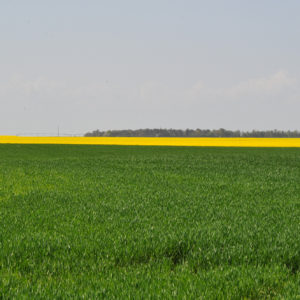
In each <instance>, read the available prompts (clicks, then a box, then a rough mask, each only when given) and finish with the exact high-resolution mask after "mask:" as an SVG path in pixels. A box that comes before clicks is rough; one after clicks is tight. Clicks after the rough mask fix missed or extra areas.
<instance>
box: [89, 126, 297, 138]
mask: <svg viewBox="0 0 300 300" xmlns="http://www.w3.org/2000/svg"><path fill="white" fill-rule="evenodd" d="M84 136H85V137H265V138H266V137H282V138H285V137H289V138H295V137H300V131H297V130H294V131H290V130H289V131H282V130H276V129H275V130H266V131H259V130H252V131H240V130H235V131H233V130H226V129H224V128H220V129H212V130H211V129H185V130H182V129H161V128H159V129H158V128H155V129H149V128H146V129H137V130H130V129H125V130H107V131H100V130H98V129H97V130H94V131H92V132H87V133H86V134H85V135H84Z"/></svg>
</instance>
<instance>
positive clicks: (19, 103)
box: [0, 0, 300, 134]
mask: <svg viewBox="0 0 300 300" xmlns="http://www.w3.org/2000/svg"><path fill="white" fill-rule="evenodd" d="M299 15H300V1H299V0H284V1H283V0H235V1H234V0H226V1H225V0H219V1H217V0H216V1H214V0H206V1H201V0H151V1H150V0H149V1H148V0H147V1H146V0H127V1H124V0H81V1H80V0H51V1H50V0H49V1H47V0H44V1H42V0H35V1H34V0H26V1H23V0H18V1H17V0H0V38H1V45H0V134H18V133H31V132H32V133H43V132H48V133H53V132H56V130H57V126H58V125H59V126H60V130H61V131H62V132H63V133H68V132H70V133H84V132H86V131H89V130H94V129H100V130H106V129H126V128H132V129H136V128H146V127H162V128H170V127H173V128H182V129H185V128H203V129H204V128H210V129H216V128H220V127H223V128H226V129H242V130H252V129H261V130H263V129H275V128H276V129H284V130H287V129H291V130H294V129H298V130H300V117H299V115H300V38H299V37H300V18H299Z"/></svg>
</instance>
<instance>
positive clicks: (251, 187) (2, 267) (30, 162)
mask: <svg viewBox="0 0 300 300" xmlns="http://www.w3.org/2000/svg"><path fill="white" fill-rule="evenodd" d="M299 166H300V151H299V149H254V148H253V149H246V148H200V147H199V148H198V147H194V148H189V147H130V146H123V147H122V146H66V145H0V225H1V226H0V298H3V299H11V298H14V297H16V298H35V299H36V298H37V299H38V298H43V299H53V298H60V299H66V298H91V299H94V298H109V299H114V298H118V299H124V298H125V299H126V298H131V299H147V298H149V299H151V298H161V299H168V298H178V299H191V298H205V299H226V298H233V299H241V298H247V299H258V298H286V299H295V298H297V297H300V288H299V287H300V274H299V265H300V255H299V250H300V235H299V232H300V196H299V195H300V184H299V182H300V170H299Z"/></svg>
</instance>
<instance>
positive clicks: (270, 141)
mask: <svg viewBox="0 0 300 300" xmlns="http://www.w3.org/2000/svg"><path fill="white" fill-rule="evenodd" d="M0 144H48V145H49V144H60V145H62V144H65V145H130V146H137V145H139V146H205V147H275V148H278V147H284V148H286V147H289V148H292V147H293V148H300V138H243V137H241V138H238V137H234V138H228V137H224V138H221V137H220V138H219V137H211V138H202V137H26V136H0Z"/></svg>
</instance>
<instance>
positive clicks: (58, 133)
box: [57, 125, 59, 136]
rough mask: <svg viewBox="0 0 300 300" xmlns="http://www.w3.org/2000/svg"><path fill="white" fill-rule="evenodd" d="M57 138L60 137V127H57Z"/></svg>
mask: <svg viewBox="0 0 300 300" xmlns="http://www.w3.org/2000/svg"><path fill="white" fill-rule="evenodd" d="M57 136H59V125H58V126H57Z"/></svg>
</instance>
